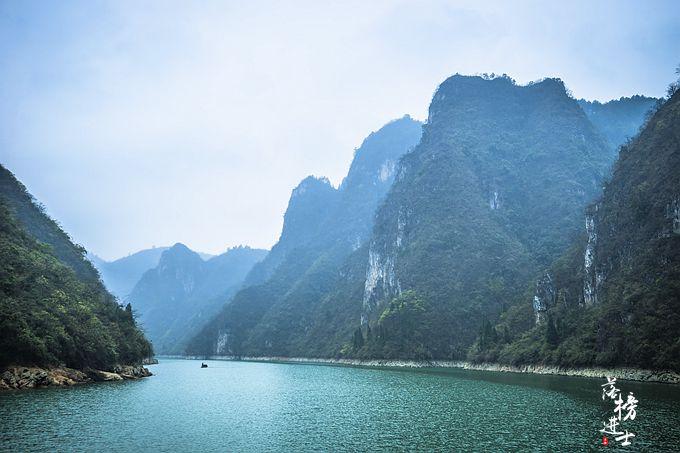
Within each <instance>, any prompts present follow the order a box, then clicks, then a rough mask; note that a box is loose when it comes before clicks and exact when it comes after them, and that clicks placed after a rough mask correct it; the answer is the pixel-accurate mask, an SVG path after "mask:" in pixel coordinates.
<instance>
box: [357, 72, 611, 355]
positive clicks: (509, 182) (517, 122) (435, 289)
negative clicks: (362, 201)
mask: <svg viewBox="0 0 680 453" xmlns="http://www.w3.org/2000/svg"><path fill="white" fill-rule="evenodd" d="M607 155H608V151H607V146H606V144H605V143H604V141H603V140H602V138H601V136H600V134H599V133H598V132H597V131H596V130H595V129H594V127H593V126H592V124H591V123H590V122H589V121H588V119H587V117H586V115H585V114H584V113H583V111H582V110H581V109H580V108H579V106H578V104H577V102H576V101H574V100H573V99H571V98H570V97H569V96H568V95H567V93H566V90H565V87H564V85H563V83H562V82H561V81H559V80H554V79H546V80H544V81H542V82H539V83H536V84H532V85H528V86H518V85H516V84H514V83H513V82H512V80H510V79H508V78H497V79H492V80H485V79H483V78H480V77H464V76H454V77H452V78H450V79H448V80H446V81H445V82H444V83H442V85H441V86H440V87H439V89H438V90H437V92H436V93H435V95H434V98H433V100H432V104H431V107H430V115H429V119H428V123H427V125H426V126H425V128H424V135H423V138H422V140H421V143H420V144H419V145H418V147H417V148H416V149H415V150H414V152H413V153H411V154H409V155H408V156H406V158H405V159H403V160H402V162H401V165H400V167H399V168H398V169H397V175H398V176H397V180H396V182H395V184H394V187H393V189H392V191H391V192H390V194H389V196H388V198H387V199H386V201H385V203H384V204H383V205H382V206H381V207H380V209H379V211H378V213H377V215H376V225H375V228H374V230H373V234H372V237H371V240H370V246H369V252H368V263H367V272H366V280H365V285H364V295H363V312H362V316H361V319H362V322H363V324H364V325H367V324H368V325H377V324H379V320H380V317H381V315H382V313H383V312H384V310H385V308H386V307H387V304H388V303H389V302H390V300H391V299H392V298H394V297H396V296H399V294H400V293H401V292H403V291H405V290H407V289H409V290H415V291H416V292H417V293H418V294H420V296H421V297H423V298H424V299H425V300H427V301H428V302H429V303H428V304H427V306H428V307H429V308H428V309H427V310H426V311H425V312H423V314H422V317H423V322H424V323H425V322H427V323H428V324H434V325H435V326H436V327H434V331H435V332H447V333H446V334H445V335H429V334H426V333H424V335H425V336H428V337H429V339H428V340H427V342H428V343H429V344H428V345H427V348H428V349H429V351H430V353H431V354H433V356H435V357H440V358H444V357H454V358H455V357H459V356H458V354H464V352H463V351H465V350H466V349H467V347H468V346H469V345H470V343H471V342H472V341H473V340H474V338H475V336H476V332H477V330H478V328H479V326H480V325H481V323H482V320H483V319H484V318H485V317H486V318H494V317H495V316H497V315H498V313H500V311H502V310H503V307H504V306H507V305H509V304H510V303H511V302H512V300H513V298H514V297H516V294H518V293H521V292H523V289H522V288H523V287H524V285H526V284H527V283H528V282H529V281H530V278H531V276H532V275H534V274H535V273H536V272H537V271H538V270H539V269H540V266H541V265H542V264H548V263H549V262H550V261H551V260H552V259H554V258H555V257H556V256H558V255H559V253H561V252H562V251H564V250H565V249H566V247H567V246H568V237H569V235H570V234H573V233H574V232H575V231H578V228H579V223H580V222H579V221H578V219H579V217H581V213H582V210H583V208H584V207H585V206H586V205H587V203H588V202H589V201H591V200H592V199H593V198H594V197H595V196H597V194H598V193H599V185H600V183H601V181H602V178H603V176H604V174H605V173H606V171H607V167H608V166H609V164H610V160H609V158H608V157H607ZM374 330H375V329H374ZM379 349H380V348H379V347H378V350H379ZM374 353H379V352H377V351H375V352H374Z"/></svg>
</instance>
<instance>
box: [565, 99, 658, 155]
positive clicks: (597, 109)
mask: <svg viewBox="0 0 680 453" xmlns="http://www.w3.org/2000/svg"><path fill="white" fill-rule="evenodd" d="M658 101H659V99H657V98H650V97H646V96H639V95H637V96H631V97H622V98H620V99H617V100H613V101H609V102H605V103H600V102H598V101H586V100H585V99H580V100H579V101H578V104H579V105H580V106H581V108H582V109H583V111H584V112H586V115H587V116H588V119H589V120H590V121H591V122H592V123H593V125H594V126H595V127H596V128H597V130H598V131H600V133H601V134H602V135H603V136H604V138H605V139H606V140H607V144H608V145H609V147H610V149H611V150H612V152H614V153H615V154H618V148H619V146H621V145H623V144H624V143H625V142H626V140H627V139H629V138H632V137H635V136H636V135H637V133H638V131H639V129H640V126H641V125H642V123H643V121H644V119H645V116H646V115H647V113H648V112H649V111H650V110H651V109H652V108H653V107H654V105H655V104H656V103H657V102H658Z"/></svg>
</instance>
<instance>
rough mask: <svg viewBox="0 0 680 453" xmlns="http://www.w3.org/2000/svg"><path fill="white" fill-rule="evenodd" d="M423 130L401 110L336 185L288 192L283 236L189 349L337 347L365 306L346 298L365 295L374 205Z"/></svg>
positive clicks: (280, 351)
mask: <svg viewBox="0 0 680 453" xmlns="http://www.w3.org/2000/svg"><path fill="white" fill-rule="evenodd" d="M421 132H422V128H421V124H420V123H419V122H417V121H414V120H412V119H411V118H409V117H404V118H401V119H399V120H396V121H393V122H391V123H389V124H387V125H386V126H384V127H383V128H381V129H380V130H379V131H377V132H374V133H372V134H370V135H369V136H368V137H367V138H366V139H365V140H364V142H363V143H362V145H361V147H360V148H359V149H357V150H356V153H355V156H354V159H353V161H352V164H351V166H350V170H349V172H348V175H347V177H346V178H345V180H344V181H343V182H342V184H341V185H340V187H339V188H338V189H334V188H333V187H332V186H331V185H330V183H329V181H328V180H327V179H325V178H314V177H308V178H306V179H305V180H303V181H302V182H301V183H300V184H299V185H298V187H297V188H295V190H293V193H292V195H291V198H290V202H289V205H288V209H287V210H286V214H285V217H284V227H283V231H282V233H281V237H280V239H279V241H278V243H277V244H276V245H275V246H274V247H273V248H272V251H271V252H270V254H269V255H268V256H267V258H266V259H265V260H264V261H263V262H262V263H260V264H258V265H256V266H255V267H254V269H253V271H252V272H251V274H250V275H249V276H248V278H247V279H246V286H247V287H246V288H245V289H243V290H241V291H240V292H239V293H238V294H236V295H235V296H234V298H233V300H232V301H231V303H229V304H227V305H226V306H225V308H224V309H223V310H222V312H221V313H220V314H219V315H218V316H217V317H216V318H215V319H214V320H213V321H212V322H211V323H210V324H209V325H208V326H206V328H205V329H204V330H203V332H201V333H200V334H199V335H197V336H196V337H195V338H194V340H193V341H192V342H191V343H190V345H189V348H188V352H190V353H193V354H212V353H215V352H217V353H219V354H234V355H246V354H248V355H288V356H291V355H329V354H335V353H337V351H338V350H339V348H340V347H342V344H343V342H344V339H345V338H346V335H347V332H348V329H350V333H351V329H353V328H354V326H353V322H352V320H356V319H358V317H359V316H360V305H357V306H351V305H350V306H348V305H347V304H346V301H348V300H352V301H357V300H360V297H361V295H360V294H361V286H362V285H363V283H362V280H361V279H362V278H363V276H364V275H365V251H366V249H365V248H361V246H362V245H363V244H364V243H365V241H366V239H367V238H368V236H369V234H370V231H371V227H372V225H373V215H374V212H375V209H376V206H377V205H378V203H379V202H380V201H381V200H382V199H383V198H384V196H385V194H386V192H387V191H388V189H389V188H390V186H391V184H392V181H393V179H394V173H395V168H396V165H397V163H398V160H399V158H400V157H401V156H402V155H403V154H404V153H406V152H407V151H409V150H410V149H411V148H412V147H413V146H414V145H415V144H416V143H418V140H419V139H420V136H421ZM362 253H363V255H362ZM348 276H352V279H349V278H348ZM357 290H358V292H357ZM348 292H349V293H351V294H353V296H352V298H351V299H347V297H345V296H346V295H347V293H348ZM357 295H358V297H359V299H356V296H357ZM336 301H342V302H343V303H342V304H341V305H337V304H336V303H335V302H336ZM336 329H337V330H336Z"/></svg>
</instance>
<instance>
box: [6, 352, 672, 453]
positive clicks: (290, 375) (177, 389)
mask: <svg viewBox="0 0 680 453" xmlns="http://www.w3.org/2000/svg"><path fill="white" fill-rule="evenodd" d="M207 363H208V365H209V367H208V368H204V369H201V368H200V362H198V361H193V360H171V359H165V360H161V363H159V364H158V365H154V366H151V367H150V369H151V371H152V372H153V373H154V374H155V376H153V377H150V378H147V379H143V380H139V381H124V382H112V383H101V384H91V385H83V386H79V387H75V388H50V389H38V390H27V391H10V392H4V393H0V449H1V450H2V451H88V452H91V451H189V450H191V451H286V452H288V451H308V450H323V451H357V450H359V451H365V450H373V451H374V450H449V451H502V450H505V451H517V450H523V451H526V450H529V451H588V450H592V449H598V450H600V449H601V450H602V451H614V450H615V449H616V446H617V445H618V444H617V443H616V442H614V441H613V439H611V443H610V445H609V447H604V446H601V442H602V436H601V434H600V433H599V432H598V430H599V429H600V428H601V427H602V423H603V422H604V421H605V420H606V419H607V418H608V417H610V416H611V414H612V411H613V407H614V405H613V403H612V402H611V401H602V398H601V387H600V385H601V384H603V383H604V380H601V379H588V378H575V377H562V376H543V375H528V374H513V373H494V372H480V371H466V370H458V369H416V370H413V369H408V370H401V369H399V370H397V369H378V368H353V367H343V366H324V365H306V364H282V363H257V362H226V361H208V362H207ZM618 387H619V388H620V389H621V391H622V393H623V394H624V395H627V394H628V392H634V394H635V397H636V398H637V399H638V400H639V405H638V408H637V416H636V418H635V420H634V421H627V422H626V425H625V429H628V430H629V431H630V432H634V433H635V436H636V437H635V438H633V439H632V442H633V443H632V445H631V447H630V448H631V451H637V450H649V451H678V445H680V387H678V386H673V385H665V384H647V383H635V382H629V381H619V383H618ZM624 398H625V397H624Z"/></svg>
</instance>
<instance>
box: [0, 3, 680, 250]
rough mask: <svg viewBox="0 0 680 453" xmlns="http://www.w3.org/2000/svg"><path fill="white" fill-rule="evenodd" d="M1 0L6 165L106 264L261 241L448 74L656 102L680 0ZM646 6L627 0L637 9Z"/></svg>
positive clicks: (417, 111) (672, 59) (675, 41)
mask: <svg viewBox="0 0 680 453" xmlns="http://www.w3.org/2000/svg"><path fill="white" fill-rule="evenodd" d="M482 3H483V2H480V1H470V2H440V1H419V2H400V1H389V2H381V1H373V0H371V1H366V0H364V1H357V2H350V1H344V2H323V1H311V2H302V1H295V2H284V1H277V2H257V1H247V2H246V1H244V2H227V1H224V2H214V3H213V2H206V1H196V2H189V1H185V2H176V3H175V2H171V1H159V2H150V1H143V2H138V1H130V2H126V1H119V0H117V1H111V2H107V1H91V0H87V1H82V2H61V1H54V2H48V1H39V2H37V1H36V2H30V1H20V0H17V1H7V0H2V1H0V68H1V69H0V162H1V163H2V164H3V165H5V166H7V167H8V168H9V169H10V170H11V171H13V172H14V173H15V174H16V175H17V176H18V177H19V179H21V180H22V181H23V182H24V183H25V184H26V186H27V187H28V188H29V190H30V191H31V192H32V193H33V194H34V195H35V196H36V197H37V198H38V199H39V200H40V201H42V202H43V203H44V204H45V205H46V206H47V208H48V212H49V213H50V214H51V215H52V216H53V217H54V218H55V219H57V220H58V221H59V222H60V223H61V224H62V225H63V227H64V228H65V229H66V231H68V232H69V233H70V234H71V236H72V237H73V238H74V239H75V240H76V241H77V242H79V243H82V244H83V245H84V246H85V247H87V248H88V249H89V250H91V251H93V252H95V253H97V254H99V255H101V256H102V257H104V258H108V259H111V258H116V257H119V256H123V255H126V254H128V253H130V252H133V251H136V250H139V249H141V248H146V247H150V246H152V245H166V244H173V243H175V242H184V243H185V244H187V245H188V246H189V247H191V248H194V249H196V250H200V251H205V252H212V253H217V252H220V251H223V250H224V249H226V248H227V247H228V246H233V245H237V244H249V245H252V246H256V247H270V246H271V245H272V244H273V243H274V242H275V241H276V240H277V239H278V236H279V233H280V231H281V225H282V216H283V212H284V211H285V208H286V205H287V202H288V197H289V195H290V191H291V190H292V189H293V188H294V187H295V185H296V184H297V183H298V182H299V181H300V180H301V179H302V178H303V177H305V176H306V175H309V174H314V175H318V176H322V175H325V176H328V177H329V178H330V179H331V181H332V182H333V183H334V184H336V185H337V184H338V183H339V182H340V181H341V179H342V177H343V176H344V174H345V173H346V171H347V168H348V166H349V163H350V160H351V158H352V153H353V150H354V148H356V147H358V146H359V145H360V144H361V141H362V139H363V138H364V137H365V136H366V135H367V134H368V133H369V132H371V131H372V130H375V129H377V128H379V127H380V126H381V125H382V124H384V123H385V122H387V121H389V120H391V119H394V118H397V117H401V116H403V115H404V114H405V113H409V114H411V115H412V116H414V117H416V118H418V119H423V120H424V119H426V112H427V106H428V104H429V101H430V98H431V96H432V94H433V92H434V90H435V89H436V87H437V85H438V84H439V83H440V82H441V81H443V80H444V79H445V78H446V77H447V76H449V75H451V74H454V73H456V72H460V73H467V74H472V73H481V72H496V73H507V74H509V75H511V76H512V77H514V78H515V79H517V80H518V81H519V82H523V83H524V82H527V81H530V80H534V79H539V78H542V77H545V76H556V77H561V78H562V79H563V80H564V81H565V83H566V84H567V86H568V87H569V88H570V89H571V90H572V91H573V93H574V95H575V96H576V97H585V98H588V99H600V100H608V99H611V98H618V97H620V96H623V95H631V94H635V93H641V94H647V95H654V96H660V95H662V94H663V93H664V91H665V87H666V85H667V84H668V83H669V82H670V81H672V80H673V79H674V68H675V67H676V66H677V64H678V63H679V62H680V45H679V43H680V2H676V1H667V2H661V1H658V2H650V1H645V2H635V3H633V2H630V3H628V2H621V1H615V2H593V1H588V2H583V3H580V2H575V1H566V2H565V1H560V2H554V3H552V6H550V5H548V4H547V3H548V2H544V1H541V2H487V3H484V6H482ZM636 4H637V5H636Z"/></svg>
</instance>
